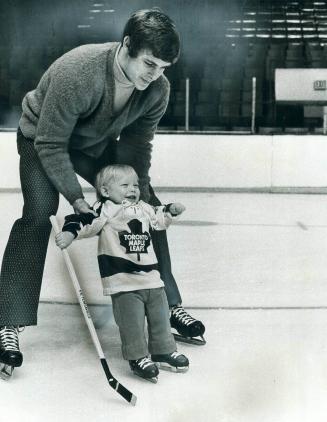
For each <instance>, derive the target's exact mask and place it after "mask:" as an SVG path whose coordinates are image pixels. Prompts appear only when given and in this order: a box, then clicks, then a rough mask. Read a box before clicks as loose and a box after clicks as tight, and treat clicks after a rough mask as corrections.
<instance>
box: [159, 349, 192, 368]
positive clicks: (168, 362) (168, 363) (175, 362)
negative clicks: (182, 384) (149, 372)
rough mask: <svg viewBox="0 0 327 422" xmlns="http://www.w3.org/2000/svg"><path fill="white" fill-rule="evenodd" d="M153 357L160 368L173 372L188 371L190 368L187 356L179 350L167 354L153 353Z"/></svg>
mask: <svg viewBox="0 0 327 422" xmlns="http://www.w3.org/2000/svg"><path fill="white" fill-rule="evenodd" d="M151 359H152V360H153V362H155V363H156V365H158V368H161V369H165V370H168V371H171V372H186V371H187V370H188V365H189V361H188V359H187V357H186V356H184V355H182V354H181V353H178V352H173V353H169V354H167V355H151Z"/></svg>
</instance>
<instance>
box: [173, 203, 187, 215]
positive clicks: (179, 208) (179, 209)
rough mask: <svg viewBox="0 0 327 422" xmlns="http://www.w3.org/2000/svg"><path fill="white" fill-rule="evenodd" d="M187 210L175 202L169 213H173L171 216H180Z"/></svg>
mask: <svg viewBox="0 0 327 422" xmlns="http://www.w3.org/2000/svg"><path fill="white" fill-rule="evenodd" d="M185 210H186V208H185V206H184V205H183V204H180V203H179V202H174V203H173V204H170V206H169V212H170V213H171V215H180V214H182V212H184V211H185Z"/></svg>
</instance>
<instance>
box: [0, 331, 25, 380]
mask: <svg viewBox="0 0 327 422" xmlns="http://www.w3.org/2000/svg"><path fill="white" fill-rule="evenodd" d="M18 332H19V331H18V328H16V327H13V326H4V327H1V328H0V378H2V379H4V380H7V379H9V378H10V377H11V376H12V374H13V372H14V368H16V367H18V366H21V365H22V363H23V354H22V353H21V351H20V350H19V342H18Z"/></svg>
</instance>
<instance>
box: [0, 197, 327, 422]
mask: <svg viewBox="0 0 327 422" xmlns="http://www.w3.org/2000/svg"><path fill="white" fill-rule="evenodd" d="M12 195H17V198H16V200H13V197H12ZM90 195H91V194H90ZM159 196H160V198H161V199H162V200H163V201H164V202H166V201H171V200H175V201H180V202H183V203H185V205H186V207H187V211H186V212H185V214H184V215H183V216H182V218H181V219H180V221H179V222H178V223H176V224H175V225H174V226H172V227H171V228H170V231H169V233H168V235H169V240H170V247H171V255H172V260H173V268H174V274H175V276H176V278H177V280H178V284H179V287H180V290H181V292H182V296H183V299H184V306H185V307H186V308H188V310H189V312H190V313H191V314H192V315H194V316H197V317H198V318H199V319H202V320H203V321H204V323H205V325H206V329H207V330H206V334H205V337H206V340H207V345H206V346H203V347H202V346H201V347H199V346H189V345H183V344H180V345H179V351H181V352H183V353H185V354H186V355H187V356H188V357H189V359H190V369H189V371H188V372H187V373H186V374H173V373H168V372H164V371H161V372H160V375H159V381H158V383H157V384H156V385H155V384H152V383H149V382H147V381H144V380H141V379H140V378H137V377H135V376H134V375H133V374H132V373H131V372H130V370H129V367H128V364H127V363H126V362H124V361H123V360H122V357H121V352H120V345H119V336H118V330H117V328H116V326H115V324H114V321H113V317H112V313H111V307H110V305H105V304H104V302H103V303H102V302H101V303H100V304H98V305H96V306H91V307H90V308H91V312H92V315H93V317H94V321H95V323H96V325H97V327H98V334H99V337H100V340H101V342H102V345H103V348H104V351H105V354H106V356H107V358H108V361H109V364H110V367H111V369H112V372H113V373H114V375H115V376H116V377H117V378H118V379H119V381H121V382H122V383H123V384H124V385H125V386H126V387H127V388H129V389H130V390H131V391H132V392H133V393H134V394H135V395H136V396H137V398H138V401H137V404H136V407H132V406H130V405H129V404H128V403H127V402H125V401H124V400H123V399H121V398H120V396H119V395H118V394H117V393H115V392H114V391H113V390H112V389H111V388H110V387H109V386H108V384H107V381H106V379H105V376H104V374H103V371H102V368H101V365H100V363H99V361H98V358H97V355H96V351H95V349H94V347H93V343H92V341H91V338H90V336H89V333H88V330H87V327H86V325H85V323H84V319H83V316H82V313H81V310H80V308H79V306H78V305H76V304H60V303H49V302H43V303H41V305H40V309H39V325H38V326H37V327H32V328H31V327H30V328H26V330H25V331H24V332H23V333H22V335H21V337H20V339H21V340H20V341H21V348H22V351H23V352H24V359H25V361H24V365H23V366H22V367H21V368H20V369H18V370H16V372H15V374H14V377H13V378H12V379H11V380H10V381H8V382H1V383H0V398H1V414H2V416H1V421H2V420H3V421H12V422H41V421H44V420H47V421H50V422H51V421H57V420H65V421H68V422H89V421H94V422H102V421H106V422H107V421H110V422H116V421H117V422H118V421H126V422H152V421H158V422H181V421H183V422H184V421H185V422H186V421H187V422H200V421H201V422H202V421H203V422H213V421H217V422H325V421H326V414H327V401H326V394H327V336H326V333H327V266H326V252H327V236H326V235H327V198H326V196H325V195H295V194H293V195H286V194H284V195H281V194H244V193H240V194H235V193H233V194H232V193H181V192H171V193H169V192H165V193H161V194H159ZM1 200H3V201H6V203H10V204H17V206H14V207H13V208H12V214H13V216H14V215H15V214H18V213H19V207H20V203H19V195H18V194H15V193H7V194H5V193H2V194H1ZM66 212H67V209H66V206H65V205H61V208H60V211H59V217H60V218H62V217H63V215H64V214H65V213H66ZM9 228H10V224H9V223H8V224H6V225H1V228H0V230H1V233H0V234H1V239H2V242H1V247H2V248H3V247H4V244H5V240H4V239H6V237H7V235H8V232H9ZM83 242H84V241H81V242H80V243H79V244H78V248H81V249H82V248H84V247H85V246H84V244H83ZM74 247H77V245H76V244H75V246H74ZM86 249H87V248H86ZM1 253H2V250H1ZM56 254H57V255H56ZM73 256H74V254H73ZM61 258H62V257H61V254H60V253H59V251H57V250H56V249H55V247H54V245H53V239H51V241H50V248H49V254H48V258H47V266H46V274H45V285H44V286H43V288H42V294H43V299H44V297H45V296H46V293H47V291H51V286H50V284H51V283H53V285H54V286H57V285H61V284H60V283H61V282H62V281H60V280H57V279H56V278H57V277H60V274H64V272H65V269H64V266H63V263H62V260H61ZM74 263H75V265H81V266H82V265H83V262H81V260H80V259H79V256H78V254H77V255H75V260H74ZM55 266H58V267H60V271H59V270H58V271H57V272H56V271H54V267H55ZM86 278H87V277H86ZM67 280H68V281H67V283H69V279H68V278H67ZM81 281H82V284H83V286H85V287H86V288H87V289H88V288H89V287H87V284H88V279H83V280H81ZM66 288H67V290H68V291H71V290H72V289H71V287H70V286H69V285H68V286H66ZM99 291H100V290H99ZM91 299H92V297H91ZM101 300H102V298H101Z"/></svg>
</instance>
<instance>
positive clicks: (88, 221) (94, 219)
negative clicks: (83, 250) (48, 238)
mask: <svg viewBox="0 0 327 422" xmlns="http://www.w3.org/2000/svg"><path fill="white" fill-rule="evenodd" d="M106 220H107V219H106V218H105V217H104V216H103V215H102V213H101V212H100V215H98V216H95V215H93V214H92V213H87V214H70V215H67V216H66V217H65V223H64V226H63V228H62V231H63V232H65V231H66V232H67V231H68V232H70V233H72V234H73V235H74V236H75V239H83V238H85V237H93V236H96V235H97V234H98V233H99V232H100V231H101V230H102V228H103V226H104V225H105V223H106Z"/></svg>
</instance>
